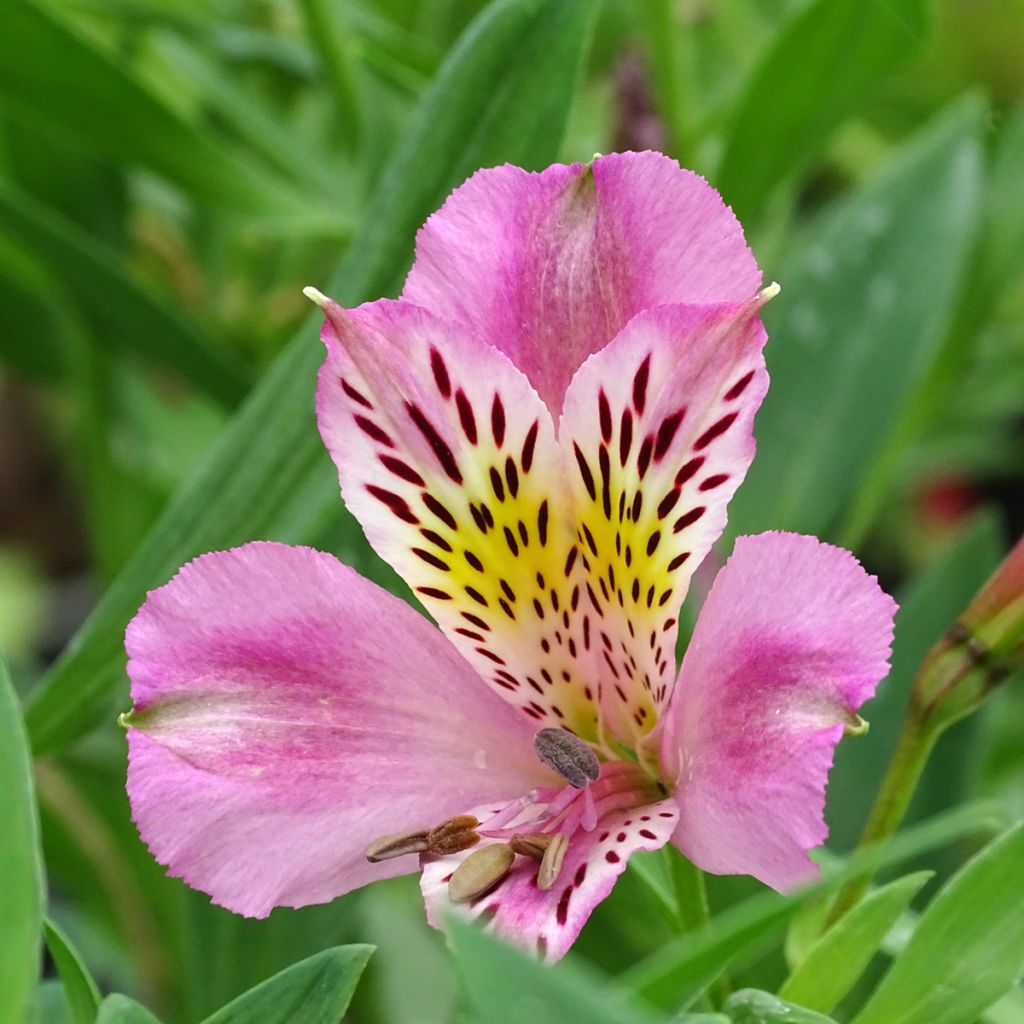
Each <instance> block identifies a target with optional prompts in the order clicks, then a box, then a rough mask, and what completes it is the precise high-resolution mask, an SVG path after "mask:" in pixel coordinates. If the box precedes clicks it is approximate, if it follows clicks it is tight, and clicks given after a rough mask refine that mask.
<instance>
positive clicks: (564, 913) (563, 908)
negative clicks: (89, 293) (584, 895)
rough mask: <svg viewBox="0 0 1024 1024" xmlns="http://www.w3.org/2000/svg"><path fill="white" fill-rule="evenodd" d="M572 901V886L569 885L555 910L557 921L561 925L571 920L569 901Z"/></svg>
mask: <svg viewBox="0 0 1024 1024" xmlns="http://www.w3.org/2000/svg"><path fill="white" fill-rule="evenodd" d="M571 899H572V886H571V885H567V886H566V887H565V888H564V889H563V890H562V895H561V896H560V897H559V898H558V906H557V907H556V908H555V920H556V921H557V922H558V923H559V924H563V925H564V924H565V922H566V921H567V920H568V919H569V900H571Z"/></svg>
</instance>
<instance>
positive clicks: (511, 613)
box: [498, 597, 516, 622]
mask: <svg viewBox="0 0 1024 1024" xmlns="http://www.w3.org/2000/svg"><path fill="white" fill-rule="evenodd" d="M498 604H499V605H501V610H502V611H503V612H504V613H505V614H506V615H507V616H508V617H509V618H510V619H511V620H512V621H513V622H515V621H516V613H515V612H514V611H512V609H511V607H510V606H509V603H508V601H506V600H505V599H504V598H503V597H499V598H498Z"/></svg>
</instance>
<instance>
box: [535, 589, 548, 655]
mask: <svg viewBox="0 0 1024 1024" xmlns="http://www.w3.org/2000/svg"><path fill="white" fill-rule="evenodd" d="M539 606H540V602H539V601H534V602H533V607H534V608H538V607H539ZM541 618H543V612H542V613H541ZM540 649H541V650H542V651H543V652H544V653H545V654H550V653H551V641H550V640H548V638H547V637H544V638H543V639H542V640H541V642H540Z"/></svg>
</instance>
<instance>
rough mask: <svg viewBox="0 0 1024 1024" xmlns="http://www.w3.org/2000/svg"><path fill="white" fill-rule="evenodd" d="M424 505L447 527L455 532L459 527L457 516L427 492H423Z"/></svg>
mask: <svg viewBox="0 0 1024 1024" xmlns="http://www.w3.org/2000/svg"><path fill="white" fill-rule="evenodd" d="M423 504H424V505H426V506H427V508H429V509H430V511H431V512H433V513H434V515H435V516H437V518H438V519H440V520H441V522H442V523H444V524H445V526H448V527H450V528H451V529H453V530H454V529H455V528H456V526H457V525H458V524H457V523H456V522H455V516H453V515H452V514H451V512H449V511H448V509H447V508H446V507H445V506H444V505H442V504H441V502H439V501H438V500H437V498H435V497H434V496H433V495H432V494H429V493H428V492H427V491H424V492H423Z"/></svg>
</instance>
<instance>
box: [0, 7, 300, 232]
mask: <svg viewBox="0 0 1024 1024" xmlns="http://www.w3.org/2000/svg"><path fill="white" fill-rule="evenodd" d="M0 89H2V91H3V93H4V102H5V104H8V105H9V106H10V109H11V110H12V111H13V112H14V113H16V114H18V115H19V116H21V117H24V118H26V119H28V120H31V121H34V122H38V123H39V124H40V125H43V126H45V127H48V128H49V129H50V130H51V131H53V132H54V133H56V134H58V135H59V136H60V137H61V138H65V139H67V140H69V141H74V142H75V143H77V144H78V145H80V146H81V147H82V148H84V149H86V150H87V151H89V152H90V153H95V154H97V155H100V156H104V157H107V158H110V159H112V160H115V161H117V162H119V163H125V164H138V165H141V166H145V167H148V168H149V169H150V170H152V171H154V172H156V173H157V174H159V175H161V176H163V177H164V178H166V179H167V180H168V181H170V182H173V183H174V184H176V185H179V186H181V187H182V188H184V189H185V190H186V191H187V192H188V193H189V194H190V195H192V196H194V197H196V198H198V199H202V200H204V201H207V202H212V203H217V204H220V205H223V206H226V207H229V208H232V209H236V210H242V211H245V212H248V213H256V214H264V215H274V216H281V215H283V216H286V217H287V216H302V215H304V214H308V207H309V203H308V202H304V201H303V200H302V198H301V196H300V194H299V193H298V192H297V191H294V190H292V189H291V187H290V186H286V185H284V184H282V183H281V182H279V181H278V180H276V179H275V178H274V177H272V176H271V175H270V174H268V173H266V172H263V171H261V170H260V169H259V168H258V167H257V166H256V165H254V164H252V163H251V162H249V161H246V160H243V159H241V158H240V157H238V156H236V155H235V154H234V153H233V152H232V151H231V150H229V149H227V148H226V147H224V146H222V145H221V144H220V143H218V142H217V141H215V139H214V137H213V136H212V135H211V134H210V132H209V131H207V130H203V129H202V128H200V127H198V126H195V125H192V124H189V123H188V122H187V121H185V120H184V119H183V118H182V117H181V116H180V115H179V114H178V113H177V112H176V111H174V110H172V109H171V108H170V107H168V106H167V105H165V103H164V102H163V100H162V99H160V98H158V97H157V96H156V95H155V94H154V93H153V92H151V91H150V90H149V89H148V88H147V87H146V86H145V85H143V84H142V83H141V82H140V81H139V80H138V79H136V78H135V77H133V76H132V75H131V74H130V72H129V71H127V70H125V69H124V68H123V67H122V66H121V65H120V64H117V63H115V62H114V60H113V59H111V57H109V56H108V55H107V54H106V53H104V52H103V51H101V50H100V49H98V48H96V46H94V45H93V43H92V42H90V41H89V40H87V39H86V38H85V37H84V36H82V35H80V34H78V33H77V32H76V31H74V30H73V29H71V28H70V27H69V26H68V25H66V24H65V23H64V22H63V21H62V20H60V19H59V18H57V17H56V16H54V15H53V14H51V13H50V12H49V11H44V10H43V9H42V8H41V7H39V6H38V5H37V4H36V3H34V2H32V0H7V3H6V4H5V7H4V30H3V32H2V33H0Z"/></svg>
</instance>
